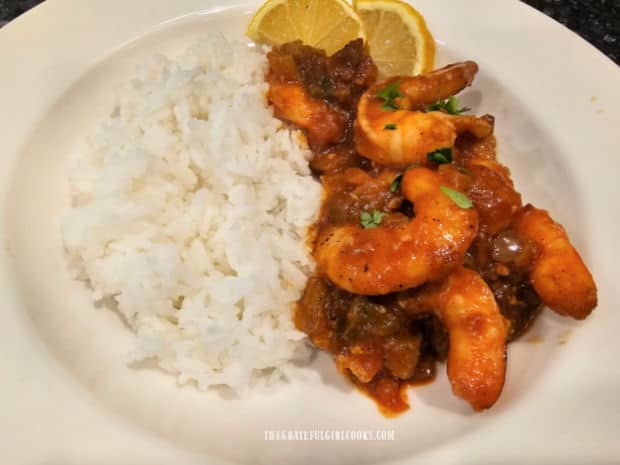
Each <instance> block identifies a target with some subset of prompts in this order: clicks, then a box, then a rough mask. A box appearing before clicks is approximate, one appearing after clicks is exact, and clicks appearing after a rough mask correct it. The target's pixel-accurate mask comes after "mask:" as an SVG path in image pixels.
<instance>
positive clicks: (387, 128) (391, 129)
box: [383, 123, 396, 131]
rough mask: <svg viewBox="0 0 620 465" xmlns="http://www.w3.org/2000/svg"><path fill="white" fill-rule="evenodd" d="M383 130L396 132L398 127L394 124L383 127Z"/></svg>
mask: <svg viewBox="0 0 620 465" xmlns="http://www.w3.org/2000/svg"><path fill="white" fill-rule="evenodd" d="M383 129H386V130H388V131H394V130H395V129H396V125H395V124H394V123H390V124H386V125H385V126H383Z"/></svg>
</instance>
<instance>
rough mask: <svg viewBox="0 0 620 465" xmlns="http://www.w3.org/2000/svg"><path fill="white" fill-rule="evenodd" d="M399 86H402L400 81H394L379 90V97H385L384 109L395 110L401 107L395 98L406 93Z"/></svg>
mask: <svg viewBox="0 0 620 465" xmlns="http://www.w3.org/2000/svg"><path fill="white" fill-rule="evenodd" d="M398 86H400V81H394V82H393V83H391V84H389V85H387V86H385V87H384V88H383V89H381V90H380V91H379V92H377V97H379V98H382V99H383V106H382V107H381V108H382V109H383V110H387V111H395V110H398V109H399V108H400V107H399V106H398V104H397V103H396V102H395V101H394V100H396V99H397V98H399V97H404V96H405V95H404V94H402V93H401V92H400V90H398Z"/></svg>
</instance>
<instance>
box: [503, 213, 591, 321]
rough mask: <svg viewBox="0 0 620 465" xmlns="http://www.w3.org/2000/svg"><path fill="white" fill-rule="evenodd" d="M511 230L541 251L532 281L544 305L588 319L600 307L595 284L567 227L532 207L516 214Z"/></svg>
mask: <svg viewBox="0 0 620 465" xmlns="http://www.w3.org/2000/svg"><path fill="white" fill-rule="evenodd" d="M512 228H513V229H514V230H515V231H517V232H518V233H519V234H521V235H522V236H524V237H526V238H528V239H529V240H531V241H532V242H534V244H535V245H536V247H537V249H538V253H537V254H536V256H535V257H534V260H533V263H532V269H531V271H530V281H531V283H532V286H533V287H534V289H535V290H536V293H537V294H538V295H539V297H540V299H541V300H542V302H543V303H544V304H545V305H547V306H548V307H549V308H551V309H552V310H554V311H556V312H557V313H559V314H561V315H568V316H571V317H573V318H576V319H578V320H581V319H584V318H585V317H587V316H588V315H589V314H590V313H591V312H592V310H593V309H594V307H596V304H597V290H596V284H595V283H594V279H593V278H592V274H590V271H589V270H588V268H587V267H586V265H585V264H584V262H583V260H582V259H581V257H580V256H579V253H578V252H577V250H575V248H574V247H573V246H572V244H571V243H570V240H569V239H568V235H567V234H566V231H565V230H564V228H563V227H562V226H561V225H560V224H558V223H556V222H555V221H553V219H552V218H551V216H549V213H548V212H547V211H545V210H539V209H538V208H535V207H533V206H532V205H526V206H525V207H523V208H522V209H521V210H520V211H519V212H517V214H516V216H515V218H514V222H513V224H512Z"/></svg>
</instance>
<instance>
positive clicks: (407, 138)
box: [354, 61, 493, 165]
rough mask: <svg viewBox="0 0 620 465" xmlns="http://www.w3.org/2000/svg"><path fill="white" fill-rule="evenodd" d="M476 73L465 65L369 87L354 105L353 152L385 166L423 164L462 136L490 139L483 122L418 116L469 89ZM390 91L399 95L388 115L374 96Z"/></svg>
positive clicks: (473, 65) (432, 114) (470, 118)
mask: <svg viewBox="0 0 620 465" xmlns="http://www.w3.org/2000/svg"><path fill="white" fill-rule="evenodd" d="M477 72H478V65H477V64H476V63H474V62H473V61H467V62H464V63H455V64H452V65H449V66H446V67H444V68H441V69H438V70H436V71H433V72H431V73H428V74H425V75H420V76H406V77H394V78H390V79H388V80H387V81H384V82H382V83H380V84H377V85H375V86H373V87H372V88H370V89H369V90H368V91H367V92H366V93H364V95H362V97H361V99H360V101H359V104H358V110H357V118H356V120H355V135H354V141H355V147H356V149H357V151H358V152H359V153H360V155H362V156H364V157H366V158H369V159H370V160H373V161H375V162H377V163H381V164H386V165H394V164H412V163H419V164H424V163H426V162H427V160H426V155H427V154H428V153H430V152H433V151H435V150H438V149H442V148H447V147H452V146H454V142H455V140H456V137H457V135H458V134H460V133H462V132H470V133H472V134H474V135H475V136H476V137H480V138H482V137H486V136H488V135H489V134H491V133H492V132H493V124H492V123H490V122H489V121H488V120H487V119H485V118H476V117H474V116H458V115H449V114H447V113H443V112H441V111H431V112H425V111H422V109H423V108H424V107H425V106H427V105H430V104H433V103H436V102H437V101H439V100H441V99H445V98H448V97H450V96H452V95H454V94H456V93H457V92H459V91H461V90H462V89H463V88H465V87H467V86H468V85H470V84H471V83H472V81H473V79H474V76H475V75H476V73H477ZM390 85H396V87H397V89H398V94H399V95H401V96H400V97H395V99H394V101H393V103H394V104H395V108H391V109H390V108H386V107H385V103H386V100H385V99H384V98H382V97H379V96H378V93H380V92H381V91H382V90H385V89H386V88H388V87H389V86H390ZM386 128H391V130H386Z"/></svg>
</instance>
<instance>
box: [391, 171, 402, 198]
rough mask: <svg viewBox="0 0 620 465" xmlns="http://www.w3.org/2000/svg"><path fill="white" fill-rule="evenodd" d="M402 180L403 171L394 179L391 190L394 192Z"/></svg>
mask: <svg viewBox="0 0 620 465" xmlns="http://www.w3.org/2000/svg"><path fill="white" fill-rule="evenodd" d="M402 180H403V174H402V173H401V174H399V175H398V176H396V177H395V178H394V180H393V181H392V184H390V192H391V193H392V194H393V193H394V192H396V191H397V190H398V188H399V187H400V183H401V182H402Z"/></svg>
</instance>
